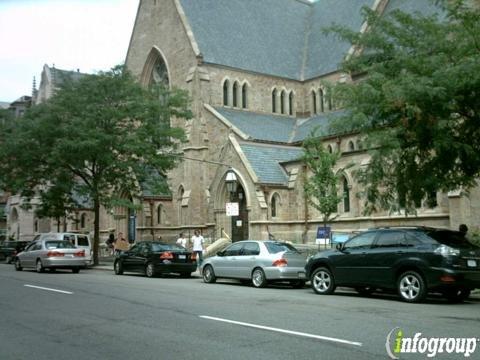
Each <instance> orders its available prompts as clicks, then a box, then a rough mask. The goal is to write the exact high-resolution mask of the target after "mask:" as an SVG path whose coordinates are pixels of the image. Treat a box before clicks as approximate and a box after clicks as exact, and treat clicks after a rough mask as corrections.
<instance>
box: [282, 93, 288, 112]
mask: <svg viewBox="0 0 480 360" xmlns="http://www.w3.org/2000/svg"><path fill="white" fill-rule="evenodd" d="M286 97H287V93H286V92H285V90H283V91H282V93H281V94H280V113H281V114H285V101H286Z"/></svg>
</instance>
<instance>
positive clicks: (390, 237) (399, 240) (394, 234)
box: [375, 231, 407, 248]
mask: <svg viewBox="0 0 480 360" xmlns="http://www.w3.org/2000/svg"><path fill="white" fill-rule="evenodd" d="M406 245H407V241H406V239H405V234H404V233H403V232H401V231H385V232H381V233H380V235H379V236H378V240H377V243H376V244H375V247H382V248H389V247H399V246H406Z"/></svg>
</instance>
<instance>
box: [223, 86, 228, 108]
mask: <svg viewBox="0 0 480 360" xmlns="http://www.w3.org/2000/svg"><path fill="white" fill-rule="evenodd" d="M228 86H229V82H228V80H225V81H224V82H223V105H225V106H228Z"/></svg>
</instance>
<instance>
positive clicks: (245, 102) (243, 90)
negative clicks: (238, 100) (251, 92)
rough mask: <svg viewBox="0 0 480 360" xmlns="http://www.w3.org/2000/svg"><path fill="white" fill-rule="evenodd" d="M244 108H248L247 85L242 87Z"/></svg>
mask: <svg viewBox="0 0 480 360" xmlns="http://www.w3.org/2000/svg"><path fill="white" fill-rule="evenodd" d="M242 108H244V109H246V108H247V84H243V86H242Z"/></svg>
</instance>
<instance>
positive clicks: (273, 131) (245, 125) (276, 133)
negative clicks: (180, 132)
mask: <svg viewBox="0 0 480 360" xmlns="http://www.w3.org/2000/svg"><path fill="white" fill-rule="evenodd" d="M215 110H216V111H218V112H219V113H220V114H221V115H222V116H223V117H224V118H226V119H227V120H228V121H229V122H231V123H232V124H233V125H234V126H235V127H237V128H238V129H239V130H241V131H242V132H243V133H245V134H246V135H248V136H249V137H250V138H251V139H254V140H260V141H270V142H281V143H287V142H288V141H289V139H290V137H291V134H292V131H293V128H294V127H295V123H296V119H293V118H289V117H286V116H280V115H275V114H260V113H253V112H249V111H240V110H232V109H226V108H221V107H219V108H215Z"/></svg>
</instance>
